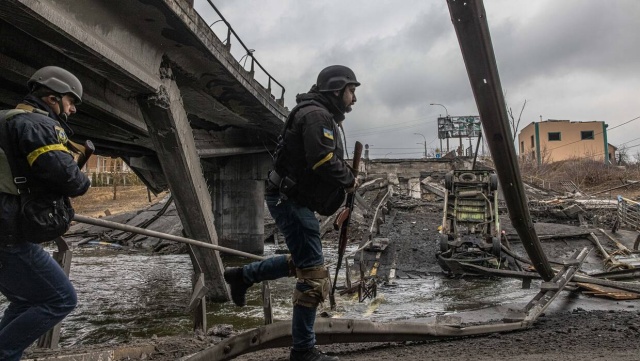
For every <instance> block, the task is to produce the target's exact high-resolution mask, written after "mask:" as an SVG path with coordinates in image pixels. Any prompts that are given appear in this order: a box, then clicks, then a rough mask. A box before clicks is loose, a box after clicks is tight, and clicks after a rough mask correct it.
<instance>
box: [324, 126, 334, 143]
mask: <svg viewBox="0 0 640 361" xmlns="http://www.w3.org/2000/svg"><path fill="white" fill-rule="evenodd" d="M322 135H324V136H325V138H329V139H331V140H333V130H331V129H327V128H322Z"/></svg>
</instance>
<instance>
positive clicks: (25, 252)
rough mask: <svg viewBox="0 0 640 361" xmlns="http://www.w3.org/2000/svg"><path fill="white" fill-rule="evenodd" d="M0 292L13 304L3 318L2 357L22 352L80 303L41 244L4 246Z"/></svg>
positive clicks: (0, 331) (0, 334) (0, 326)
mask: <svg viewBox="0 0 640 361" xmlns="http://www.w3.org/2000/svg"><path fill="white" fill-rule="evenodd" d="M0 292H2V294H3V295H4V296H5V297H6V298H7V299H8V300H9V302H10V304H9V306H8V307H7V309H6V310H5V311H4V316H3V317H2V321H0V360H9V361H14V360H16V361H17V360H20V357H21V356H22V352H23V351H24V350H25V349H26V348H27V347H29V346H30V345H31V344H32V343H33V342H34V341H36V340H37V339H38V338H39V337H40V336H41V335H43V334H44V333H45V332H47V331H48V330H49V329H50V328H52V327H53V326H55V325H56V324H57V323H58V322H60V321H62V319H63V318H65V317H66V316H67V315H68V314H69V313H70V312H71V311H73V309H74V308H75V307H76V304H77V298H76V291H75V290H74V289H73V286H72V285H71V282H69V278H67V276H66V275H65V274H64V271H63V270H62V268H60V266H59V265H58V263H57V262H56V261H55V260H54V259H53V258H51V256H50V255H49V253H47V252H46V251H44V250H43V249H42V247H41V246H40V245H37V244H33V243H28V242H24V243H21V244H18V245H13V246H0Z"/></svg>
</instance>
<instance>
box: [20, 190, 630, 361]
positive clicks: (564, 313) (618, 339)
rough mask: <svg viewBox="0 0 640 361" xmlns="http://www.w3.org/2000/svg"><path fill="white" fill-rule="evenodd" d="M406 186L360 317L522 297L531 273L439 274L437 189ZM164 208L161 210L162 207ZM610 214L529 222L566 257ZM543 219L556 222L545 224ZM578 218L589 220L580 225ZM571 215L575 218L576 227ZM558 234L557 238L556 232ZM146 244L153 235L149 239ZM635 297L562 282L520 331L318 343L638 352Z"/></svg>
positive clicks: (390, 348)
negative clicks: (565, 286)
mask: <svg viewBox="0 0 640 361" xmlns="http://www.w3.org/2000/svg"><path fill="white" fill-rule="evenodd" d="M423 188H424V187H423ZM406 193H407V192H406V191H405V190H403V189H402V187H396V194H395V195H394V196H392V197H391V198H389V201H388V202H387V210H388V214H387V215H385V217H384V218H385V223H382V224H381V225H380V234H377V235H376V234H373V235H372V237H373V238H375V237H376V236H377V237H384V238H388V239H389V245H388V246H387V247H386V248H385V249H384V251H383V252H380V255H379V258H378V259H377V273H376V279H377V285H378V297H377V298H376V299H375V300H371V299H368V300H365V301H364V302H363V304H364V306H367V307H368V308H371V307H374V311H372V313H371V314H370V315H369V316H368V317H369V318H371V319H374V320H375V319H376V317H380V316H376V312H378V311H379V312H380V313H383V314H389V313H393V312H394V310H395V312H396V313H395V315H391V316H383V317H382V319H383V320H382V321H381V322H384V320H389V319H396V320H397V319H400V320H410V321H413V322H430V321H432V320H433V318H435V317H436V316H438V315H441V314H455V315H457V316H461V317H462V322H463V324H464V325H474V324H479V323H484V322H487V321H492V322H495V321H499V320H501V319H502V318H504V317H507V316H508V315H509V314H510V313H512V312H513V310H516V309H519V308H521V307H523V306H524V304H526V302H528V301H529V300H530V298H531V296H530V295H531V294H533V293H534V292H535V291H536V289H537V288H539V285H540V281H539V280H537V281H536V280H534V281H533V282H532V283H531V291H530V292H528V293H527V292H526V291H522V290H521V289H522V284H521V282H520V280H510V281H509V282H506V283H505V281H504V280H503V279H496V278H494V277H490V278H487V277H477V276H471V275H469V276H462V277H460V276H457V277H453V278H449V277H445V276H444V275H443V273H442V270H441V268H440V266H439V265H438V263H437V262H436V257H435V256H436V253H437V252H438V248H437V243H436V239H437V237H438V226H439V225H440V224H441V223H442V202H441V200H440V199H439V197H437V196H434V195H433V194H432V193H430V192H427V191H424V194H423V196H422V197H421V199H416V198H412V197H410V196H408V195H405V194H406ZM561 198H562V197H561ZM363 199H364V202H365V203H366V204H369V205H370V206H371V207H369V212H362V209H364V208H365V207H362V206H361V207H359V208H360V209H359V210H358V213H359V214H356V215H355V216H354V220H355V225H357V227H354V232H353V235H352V236H351V238H352V239H353V240H354V242H353V244H352V245H351V247H352V248H351V249H353V248H357V245H358V243H362V242H361V241H360V240H361V239H362V238H363V237H366V235H367V231H368V230H369V227H370V221H371V219H369V217H370V214H369V213H370V211H371V209H372V208H373V206H374V204H375V202H376V199H377V200H379V199H380V192H374V191H369V192H365V193H364V194H363ZM549 199H558V197H557V196H549ZM567 202H571V200H570V199H569V200H567ZM550 208H553V209H560V208H562V207H558V206H556V207H550ZM171 213H172V211H171V209H169V210H168V211H167V214H171ZM363 213H367V215H365V214H363ZM611 213H612V210H608V211H602V210H598V209H595V210H592V211H585V212H584V213H581V214H582V215H583V217H582V218H580V217H573V218H572V217H565V216H561V215H560V216H559V214H558V212H555V211H549V208H547V210H546V211H542V210H540V212H536V211H535V210H533V211H532V214H533V215H534V217H533V218H534V220H542V221H544V222H538V223H536V224H535V227H536V231H537V233H538V235H540V236H541V238H544V236H547V235H548V236H553V238H551V239H548V240H543V241H542V245H543V248H544V250H545V253H546V254H547V256H548V257H549V259H550V260H552V261H554V260H556V261H558V260H562V259H563V258H567V257H568V255H570V254H571V253H573V252H574V251H575V250H576V249H579V248H582V247H590V248H591V247H593V246H594V244H593V241H591V240H588V239H587V238H585V237H584V236H583V235H584V234H586V233H594V234H595V235H596V237H598V239H599V242H600V243H601V244H602V246H603V247H604V248H605V249H607V250H609V251H613V250H615V249H617V245H616V244H615V243H614V242H612V241H611V239H609V238H608V237H607V236H605V235H604V234H602V233H600V229H603V230H605V229H609V228H610V227H611V222H613V221H614V218H613V217H611ZM558 217H559V218H558ZM321 221H322V220H321ZM551 221H555V222H557V223H551ZM585 222H586V223H587V224H586V225H587V226H588V227H584V225H585ZM580 223H582V225H583V226H580ZM501 227H502V229H503V230H504V231H505V233H506V235H507V238H508V239H509V242H510V245H511V247H512V250H513V251H514V252H515V253H516V254H518V255H520V256H522V257H525V258H526V253H525V252H524V249H523V247H522V246H521V245H520V244H519V242H518V240H517V236H516V235H515V232H514V231H513V229H512V228H511V226H510V222H509V220H508V215H507V214H506V213H504V212H503V213H502V214H501ZM605 232H607V234H608V235H609V236H611V237H612V238H613V239H615V240H617V241H618V242H620V243H621V244H623V245H625V246H626V247H628V248H629V249H631V248H632V245H633V241H634V240H635V235H636V233H635V232H630V231H625V230H620V231H618V232H617V233H615V234H613V233H611V232H609V231H608V230H607V231H605ZM374 233H375V230H374ZM561 235H564V236H566V237H564V236H563V237H560V236H561ZM336 237H337V235H336V233H335V232H331V231H328V232H327V233H326V234H325V236H324V240H325V249H326V250H327V253H328V257H327V258H328V261H331V260H332V259H331V257H335V247H336V245H335V238H336ZM149 244H153V243H151V242H150V241H149ZM156 244H157V243H156ZM594 248H595V247H594ZM377 253H378V252H370V251H365V252H363V253H362V254H361V255H360V256H358V255H356V257H355V259H350V262H351V265H352V267H351V268H352V269H357V265H358V262H359V261H360V259H362V262H363V264H364V265H366V267H365V268H366V269H367V270H368V272H370V270H371V269H372V266H373V265H374V264H376V254H377ZM354 261H355V263H353V262H354ZM354 266H356V267H354ZM582 271H585V272H587V273H596V272H602V271H605V265H604V261H603V258H602V256H601V255H600V254H599V253H598V250H597V249H594V250H592V251H591V253H590V254H589V256H588V258H587V259H586V261H585V263H584V264H583V267H582ZM394 272H395V279H390V278H389V276H390V275H392V274H393V273H394ZM354 275H355V276H352V277H354V279H353V281H357V274H355V273H354ZM423 281H424V282H423ZM407 282H408V283H409V285H410V286H415V287H417V288H419V289H418V290H415V291H414V292H413V293H418V294H423V296H425V297H424V298H422V300H425V299H426V300H427V301H424V302H425V303H426V305H423V306H421V305H419V304H418V303H417V301H415V302H414V301H412V300H410V299H405V300H401V301H397V300H396V299H395V298H394V294H396V293H398V292H399V291H400V290H403V287H402V284H403V283H407ZM423 284H424V285H428V286H427V287H424V288H423V287H422V286H419V285H423ZM399 285H400V287H399ZM478 285H479V286H478ZM496 285H497V287H496ZM571 286H574V285H571ZM414 296H415V295H414ZM451 299H454V300H453V301H456V302H453V301H452V302H451V303H450V304H455V307H456V309H447V307H448V306H447V304H448V301H451ZM412 302H414V303H412ZM340 303H343V305H342V307H345V308H346V307H350V306H353V309H356V310H360V309H361V308H359V307H363V306H358V305H355V306H354V302H353V301H352V300H349V298H348V296H346V295H345V296H341V297H338V304H339V307H340ZM355 303H357V300H356V301H355ZM407 305H409V307H414V308H421V307H423V308H424V309H423V310H422V311H424V312H423V313H422V314H416V313H415V312H413V311H412V310H408V309H407V308H406V307H407ZM638 306H639V303H638V301H637V300H614V299H606V298H603V297H602V296H594V295H587V294H585V293H584V292H582V291H580V290H579V289H578V288H573V287H572V291H567V290H565V291H563V292H562V293H561V294H560V295H559V296H558V298H557V299H556V300H555V301H554V302H553V303H552V304H551V306H550V307H549V309H547V310H546V312H545V314H543V316H541V317H540V318H538V319H537V321H536V323H535V324H534V326H533V327H531V328H529V329H527V330H524V331H520V332H511V333H504V334H490V335H488V336H484V337H470V338H461V339H446V340H437V341H425V342H400V343H395V342H394V343H375V342H374V343H358V344H339V343H338V344H331V345H322V346H320V347H321V349H323V350H324V351H326V352H329V353H331V354H335V355H339V357H340V359H341V360H365V359H370V358H376V359H380V360H385V359H397V358H398V357H402V358H405V359H407V360H424V359H438V360H496V359H498V360H499V359H510V358H512V357H514V358H515V357H517V358H518V359H522V360H543V359H544V360H547V359H549V358H552V357H557V358H560V359H563V360H591V359H604V360H617V359H625V360H636V359H637V360H640V355H638V351H640V350H639V348H640V346H638V343H637V338H638V336H639V335H638V332H640V321H639V320H640V318H639V316H640V307H638ZM339 310H340V308H339ZM350 312H351V313H350ZM342 313H343V316H344V317H347V318H348V317H351V316H355V317H360V318H365V319H366V318H367V316H366V313H364V312H360V311H353V310H351V311H350V310H342ZM338 316H340V315H338ZM214 328H215V327H213V328H212V329H214ZM237 331H239V330H236V332H237ZM211 333H212V335H210V336H207V335H199V336H194V335H184V336H172V337H159V338H155V339H153V340H134V341H132V342H131V345H128V346H132V345H150V346H151V347H152V348H151V349H152V350H153V351H149V350H151V349H145V350H147V351H143V352H141V353H140V355H138V357H137V359H150V360H175V359H180V358H183V357H184V358H185V359H187V356H188V355H192V354H194V353H196V352H198V351H201V350H203V349H205V348H206V347H209V346H212V345H215V344H217V343H218V342H220V341H221V340H224V337H226V336H228V333H227V334H223V335H222V338H221V334H220V332H214V331H211ZM232 334H233V333H232ZM98 347H100V346H97V345H94V346H90V345H87V346H84V347H80V348H77V347H73V348H71V349H63V350H61V351H62V352H59V353H58V355H60V354H61V353H64V354H66V353H69V352H79V351H82V349H85V350H93V349H96V348H98ZM46 354H47V353H46V352H44V353H43V352H40V351H38V352H35V353H34V352H32V353H31V356H36V355H40V356H44V355H46ZM130 356H131V359H136V357H135V356H134V355H133V354H131V355H130ZM287 357H288V350H287V349H285V348H276V349H269V350H263V351H257V352H253V353H249V354H245V355H241V356H239V357H238V358H237V359H238V360H286V359H287Z"/></svg>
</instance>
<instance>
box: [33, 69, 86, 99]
mask: <svg viewBox="0 0 640 361" xmlns="http://www.w3.org/2000/svg"><path fill="white" fill-rule="evenodd" d="M35 84H40V85H44V86H46V87H47V88H49V89H51V90H53V91H54V92H56V93H59V94H71V95H73V97H74V98H76V104H80V103H81V102H82V83H80V80H78V78H76V76H75V75H73V74H71V73H70V72H68V71H66V70H64V69H62V68H59V67H57V66H45V67H44V68H41V69H38V70H36V72H35V73H33V75H32V76H31V78H30V79H29V81H28V82H27V86H28V87H29V89H31V90H33V87H34V85H35Z"/></svg>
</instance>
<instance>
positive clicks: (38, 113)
mask: <svg viewBox="0 0 640 361" xmlns="http://www.w3.org/2000/svg"><path fill="white" fill-rule="evenodd" d="M27 85H28V86H29V94H28V95H27V96H26V97H25V98H24V100H23V101H22V103H20V104H18V106H17V107H16V109H19V110H21V111H18V112H14V114H13V115H12V116H11V117H4V118H6V119H5V120H4V121H3V122H0V124H2V129H0V135H2V136H1V137H0V146H1V147H2V150H3V155H4V156H5V157H3V158H4V159H0V163H3V164H0V166H2V174H0V180H1V181H2V182H0V229H2V232H1V234H0V292H2V294H3V295H4V296H5V297H6V298H7V299H8V300H9V302H10V304H9V306H8V307H7V309H6V310H5V312H4V316H3V317H2V321H0V360H8V361H14V360H20V357H21V356H22V353H23V351H24V350H25V349H26V348H27V347H29V345H31V344H32V343H33V342H34V341H35V340H37V339H38V338H39V337H40V336H41V335H43V334H44V333H45V332H47V330H49V329H50V328H52V327H53V326H55V325H56V324H57V323H58V322H60V321H61V320H62V319H64V318H65V317H66V316H67V315H68V314H69V313H70V312H71V311H72V310H73V309H74V308H75V307H76V303H77V299H76V293H75V290H74V289H73V286H72V285H71V283H70V282H69V279H68V278H67V276H66V275H65V273H64V271H63V270H62V268H60V266H59V265H58V264H57V263H56V262H55V261H54V260H53V258H51V256H50V255H49V254H48V253H47V252H45V251H44V250H43V249H42V247H41V246H40V245H38V244H35V243H32V242H34V240H33V239H29V238H27V237H25V236H24V235H23V234H22V233H23V231H21V229H20V222H21V220H20V217H21V216H20V206H21V199H20V197H21V196H20V195H18V194H17V193H18V192H17V191H16V186H17V187H19V188H17V189H21V190H22V192H24V191H25V190H24V189H25V188H23V187H25V185H26V186H27V187H28V189H26V191H28V192H29V193H35V194H53V195H59V196H63V197H64V198H63V199H64V203H65V204H67V205H68V207H70V203H69V199H68V197H75V196H79V195H82V194H84V193H85V192H86V191H87V189H88V188H89V185H90V183H89V179H88V178H87V176H86V175H85V174H84V173H82V172H81V171H80V169H78V166H77V165H76V163H75V161H74V159H73V156H72V155H71V154H70V153H69V150H68V149H67V147H66V143H67V141H68V138H67V133H68V132H70V131H71V129H69V127H68V124H67V122H66V120H67V117H68V116H69V115H71V114H74V113H75V112H76V106H77V105H78V104H80V102H81V101H82V84H81V83H80V81H79V80H78V78H76V76H75V75H73V74H71V73H70V72H68V71H67V70H65V69H62V68H59V67H55V66H47V67H44V68H42V69H40V70H38V71H36V72H35V73H34V74H33V76H32V77H31V79H29V81H28V83H27ZM9 158H11V159H9ZM11 164H14V165H15V166H14V165H11ZM14 168H17V169H18V170H19V171H20V173H21V174H20V176H18V175H16V174H14V175H13V176H12V174H11V170H13V171H17V170H15V169H14ZM14 183H15V184H14ZM12 188H13V189H12ZM54 207H55V202H54ZM51 212H53V213H55V212H56V210H55V208H54V210H52V211H51ZM50 216H52V215H51V214H50ZM67 221H70V219H68V220H67Z"/></svg>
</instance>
